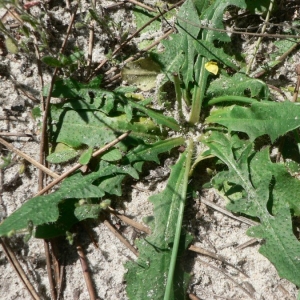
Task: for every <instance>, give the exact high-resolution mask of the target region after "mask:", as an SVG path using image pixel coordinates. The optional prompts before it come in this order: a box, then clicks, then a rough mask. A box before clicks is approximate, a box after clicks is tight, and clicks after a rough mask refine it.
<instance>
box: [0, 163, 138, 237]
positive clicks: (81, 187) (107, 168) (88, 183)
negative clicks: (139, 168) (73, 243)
mask: <svg viewBox="0 0 300 300" xmlns="http://www.w3.org/2000/svg"><path fill="white" fill-rule="evenodd" d="M115 173H119V174H120V173H121V174H122V173H126V174H128V173H130V174H131V175H134V177H135V178H138V175H137V173H136V171H135V170H134V169H133V168H130V167H127V168H125V167H118V166H115V165H111V164H107V163H102V164H101V168H100V169H99V170H98V171H96V172H93V173H91V174H89V175H86V176H82V175H81V173H76V174H74V175H72V176H70V177H69V178H67V179H65V180H64V181H63V182H62V184H61V186H60V188H59V190H57V191H55V192H54V193H52V194H49V195H45V196H38V197H34V198H32V199H29V200H28V201H27V202H26V203H24V204H23V205H22V206H21V207H20V208H19V209H18V210H16V211H15V212H14V213H12V214H11V215H10V216H9V217H8V218H6V219H5V220H4V221H3V222H2V223H1V224H0V236H5V235H8V234H9V233H10V232H12V231H13V232H18V231H20V230H26V228H27V224H28V222H32V223H33V225H34V226H39V225H43V224H46V223H50V222H55V221H57V219H58V217H59V208H58V205H62V207H63V206H64V205H69V204H68V200H66V199H81V198H95V197H96V198H99V197H102V196H103V195H104V191H103V190H102V189H101V188H99V187H97V186H95V185H93V184H92V183H93V182H94V181H95V180H96V179H98V178H100V177H106V176H109V175H112V174H115ZM72 201H73V200H72ZM61 217H62V215H61ZM70 226H71V225H70Z"/></svg>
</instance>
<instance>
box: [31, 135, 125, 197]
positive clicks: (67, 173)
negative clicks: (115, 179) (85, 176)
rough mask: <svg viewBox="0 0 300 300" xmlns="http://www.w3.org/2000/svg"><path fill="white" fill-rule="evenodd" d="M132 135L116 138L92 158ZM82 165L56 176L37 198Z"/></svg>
mask: <svg viewBox="0 0 300 300" xmlns="http://www.w3.org/2000/svg"><path fill="white" fill-rule="evenodd" d="M129 134H130V131H128V132H125V133H123V134H122V135H120V136H119V137H118V138H116V139H115V140H113V141H112V142H110V143H108V144H107V145H105V146H104V147H102V148H101V149H99V150H97V151H95V152H94V153H93V155H92V157H96V156H98V155H100V154H101V153H103V152H105V151H106V150H108V149H109V148H111V147H113V146H114V145H115V144H117V143H118V142H119V141H121V140H122V139H124V138H125V137H126V136H128V135H129ZM81 166H82V165H81V164H76V165H75V166H73V167H72V168H71V169H70V170H69V171H67V172H65V173H63V174H62V175H61V176H59V175H57V174H56V177H54V178H56V179H55V180H54V181H52V182H51V183H50V184H48V185H47V186H46V187H45V188H43V189H42V190H41V191H39V192H38V193H37V195H36V196H39V195H42V194H44V193H45V192H47V191H48V190H49V189H51V188H52V187H53V186H55V185H56V184H58V183H59V182H60V181H62V180H63V179H64V178H66V177H67V176H69V175H70V174H71V173H73V172H75V171H76V170H78V169H79V168H80V167H81Z"/></svg>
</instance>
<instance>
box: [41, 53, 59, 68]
mask: <svg viewBox="0 0 300 300" xmlns="http://www.w3.org/2000/svg"><path fill="white" fill-rule="evenodd" d="M41 60H42V62H44V63H45V64H46V65H48V66H50V67H58V68H60V67H62V66H63V64H62V63H61V61H60V60H58V59H57V58H55V57H53V56H44V57H43V58H42V59H41Z"/></svg>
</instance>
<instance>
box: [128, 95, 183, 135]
mask: <svg viewBox="0 0 300 300" xmlns="http://www.w3.org/2000/svg"><path fill="white" fill-rule="evenodd" d="M128 101H129V103H130V104H131V105H132V107H134V108H136V109H138V110H140V111H142V112H144V113H145V114H147V115H148V116H149V117H150V118H151V119H153V121H155V122H156V123H157V124H159V125H163V126H166V127H169V128H171V129H173V130H175V131H179V129H180V126H179V124H178V123H177V121H176V120H175V119H173V118H172V117H168V116H164V115H163V114H162V113H160V112H156V111H155V110H152V109H150V108H147V107H145V106H143V105H141V104H139V103H137V102H134V101H132V100H128Z"/></svg>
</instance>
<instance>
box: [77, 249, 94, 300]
mask: <svg viewBox="0 0 300 300" xmlns="http://www.w3.org/2000/svg"><path fill="white" fill-rule="evenodd" d="M76 250H77V253H78V256H79V259H80V264H81V268H82V273H83V276H84V280H85V284H86V286H87V289H88V292H89V295H90V300H96V299H97V296H96V292H95V289H94V286H93V283H92V278H91V275H90V272H89V268H88V264H87V261H86V256H85V254H84V252H83V249H82V247H81V245H79V243H77V247H76Z"/></svg>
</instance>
